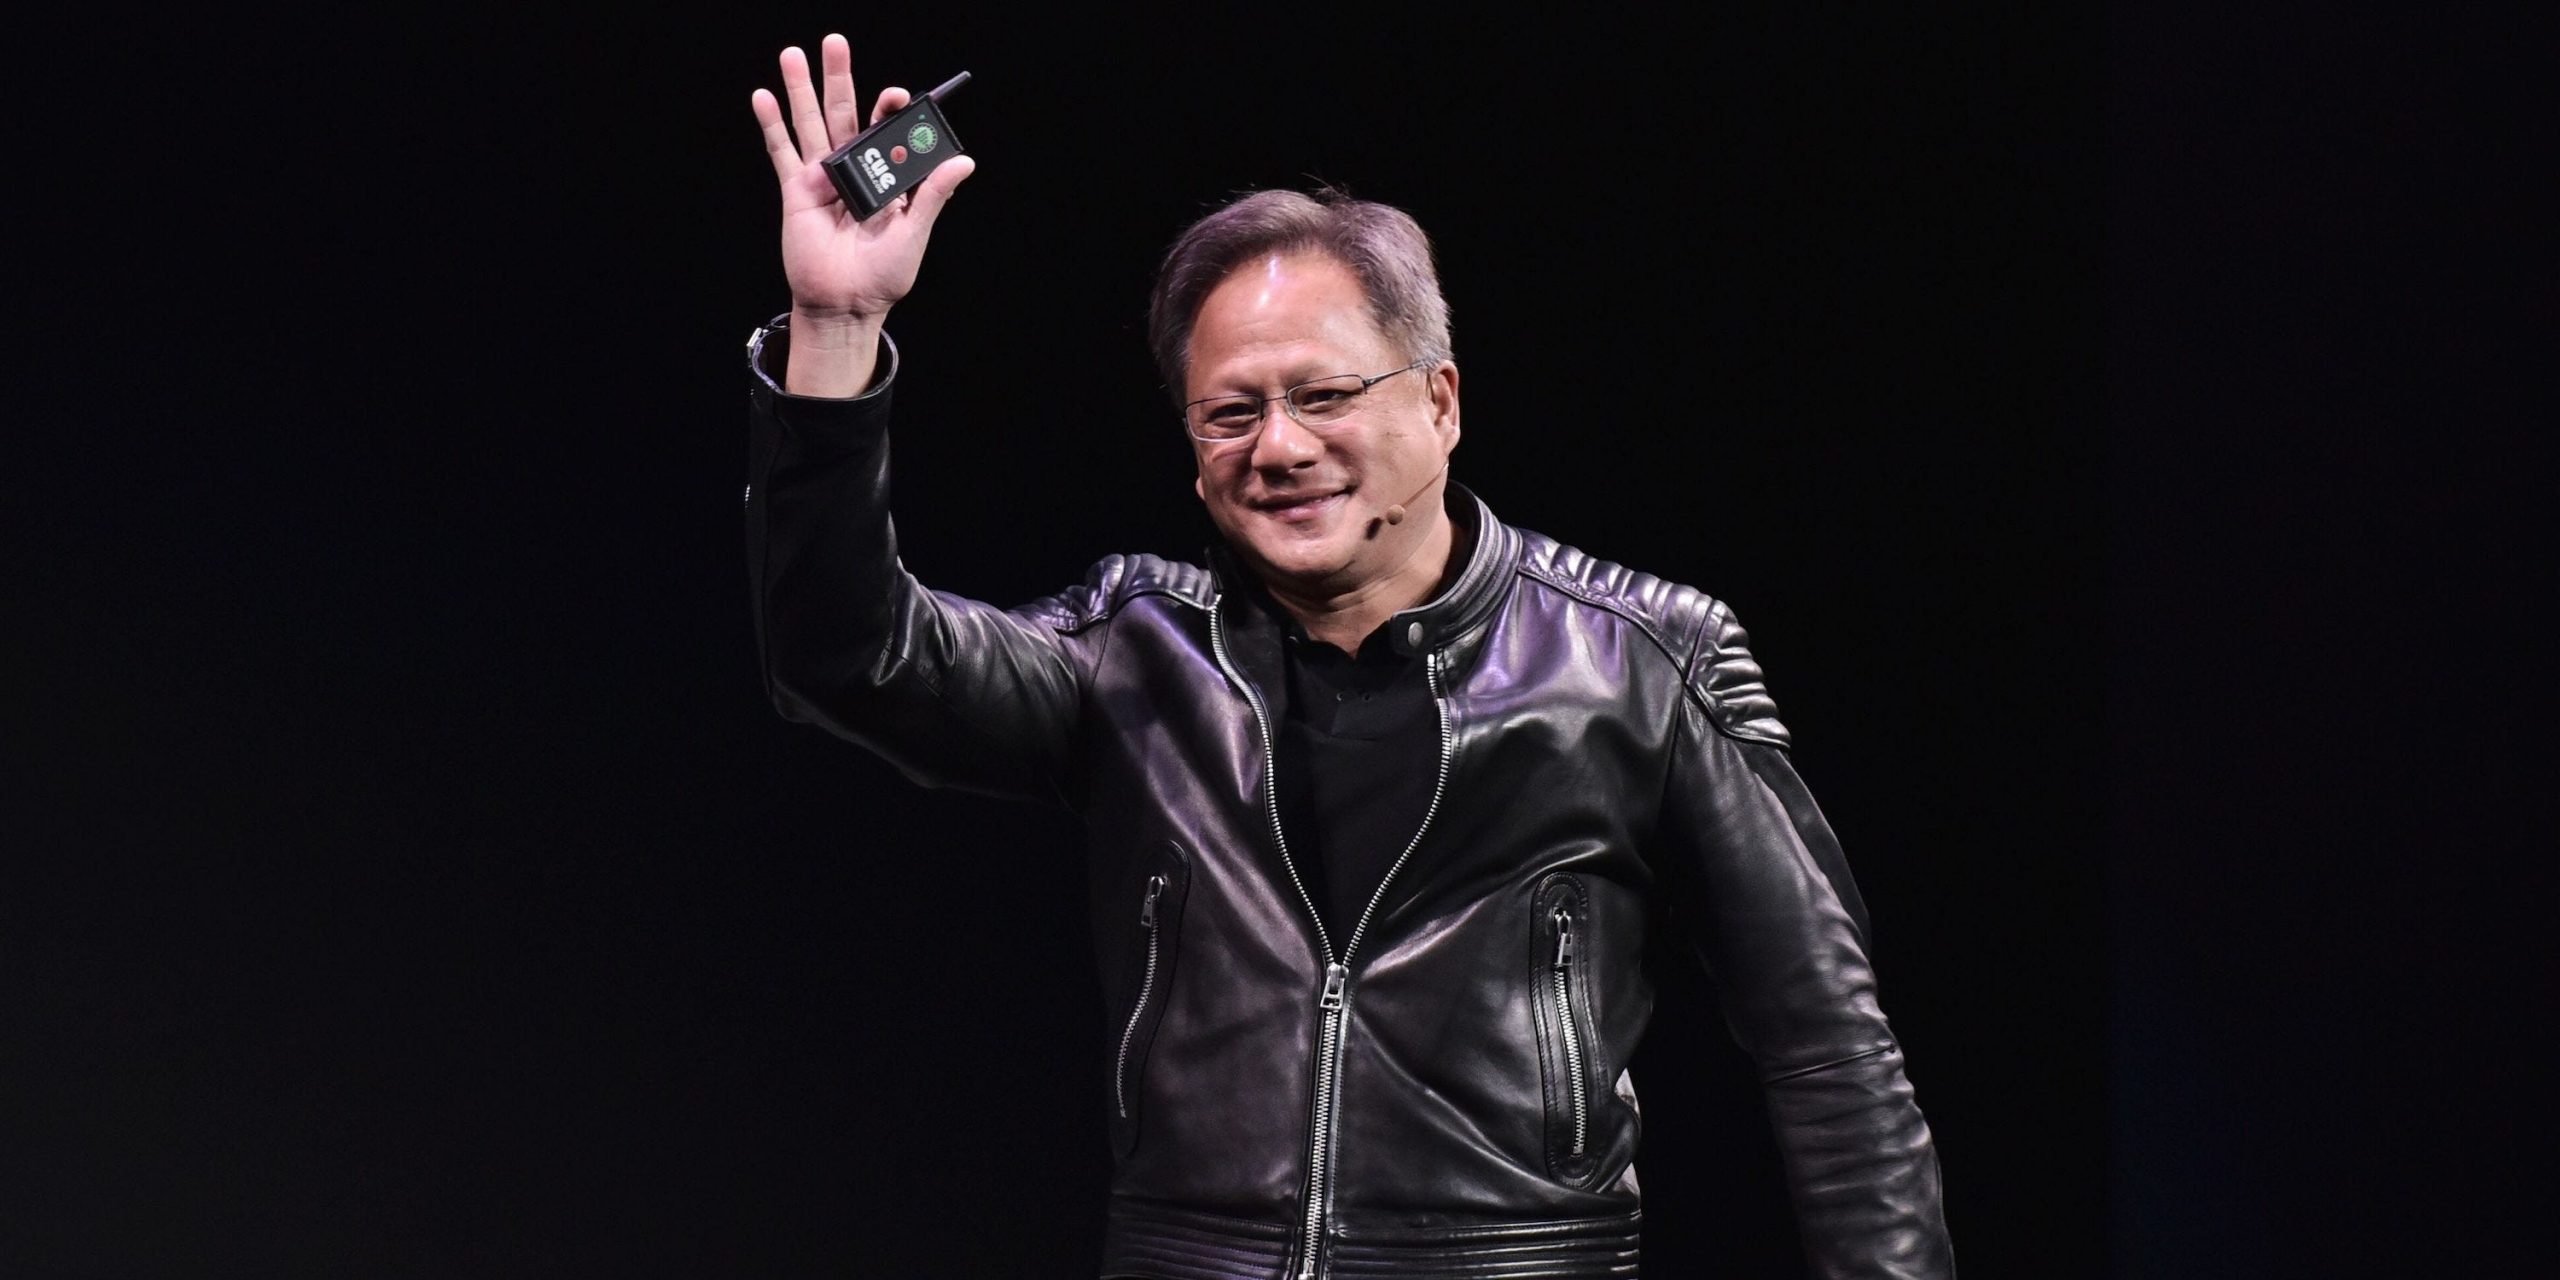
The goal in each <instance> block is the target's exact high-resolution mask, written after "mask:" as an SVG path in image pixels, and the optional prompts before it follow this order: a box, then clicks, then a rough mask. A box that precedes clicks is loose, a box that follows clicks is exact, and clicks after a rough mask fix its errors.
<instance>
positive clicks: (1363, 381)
mask: <svg viewBox="0 0 2560 1280" xmlns="http://www.w3.org/2000/svg"><path fill="white" fill-rule="evenodd" d="M1438 363H1439V361H1437V360H1427V359H1426V360H1416V361H1414V362H1413V363H1411V364H1408V365H1406V366H1404V367H1403V368H1400V369H1389V370H1387V371H1386V372H1385V373H1381V374H1376V375H1374V376H1373V375H1368V374H1358V373H1328V374H1326V375H1324V376H1323V377H1321V378H1309V379H1307V380H1306V381H1304V382H1292V383H1290V384H1289V385H1288V386H1286V387H1283V388H1281V389H1280V394H1278V395H1276V396H1248V395H1245V394H1243V393H1241V392H1239V393H1236V394H1233V395H1222V396H1202V397H1200V398H1199V399H1197V400H1189V401H1185V402H1184V403H1183V406H1182V433H1183V434H1184V435H1187V436H1189V437H1191V438H1192V439H1194V440H1197V441H1199V442H1200V443H1202V444H1242V443H1243V442H1245V441H1247V440H1251V439H1253V438H1254V437H1256V436H1259V435H1261V434H1262V426H1263V424H1264V423H1266V422H1269V421H1270V420H1271V402H1272V401H1274V400H1277V401H1279V402H1280V408H1281V409H1282V410H1283V411H1285V412H1286V413H1288V415H1289V420H1290V421H1292V422H1295V423H1297V424H1298V425H1299V426H1302V427H1305V428H1306V429H1307V430H1309V431H1327V430H1331V429H1332V428H1334V427H1336V426H1339V425H1341V424H1342V422H1343V421H1344V420H1345V419H1347V418H1349V417H1350V416H1351V414H1352V413H1354V412H1356V411H1357V406H1356V405H1355V406H1354V408H1352V409H1345V410H1343V416H1342V417H1340V418H1336V419H1334V420H1333V421H1331V422H1309V421H1307V420H1306V419H1305V418H1303V417H1301V416H1299V413H1298V406H1297V403H1296V402H1295V401H1293V400H1291V399H1290V398H1289V397H1290V396H1292V395H1294V394H1296V393H1297V391H1298V389H1299V388H1301V387H1312V386H1314V385H1315V384H1317V383H1319V382H1331V381H1333V380H1334V379H1336V378H1358V379H1360V389H1359V390H1358V391H1354V392H1352V393H1351V398H1352V399H1353V400H1355V401H1357V400H1358V399H1360V398H1361V397H1362V396H1365V395H1367V394H1369V388H1371V387H1374V386H1376V385H1378V384H1379V383H1381V382H1384V381H1386V380H1387V379H1389V378H1392V377H1394V376H1396V375H1397V374H1399V373H1411V372H1413V371H1414V370H1416V369H1420V368H1423V367H1424V366H1426V365H1434V364H1438ZM1229 400H1251V401H1253V409H1254V413H1253V430H1251V431H1247V432H1245V433H1244V434H1243V435H1237V436H1219V437H1211V436H1204V435H1202V434H1200V433H1199V432H1197V431H1195V430H1193V429H1192V427H1191V410H1192V408H1193V406H1196V405H1204V404H1209V403H1212V402H1220V403H1223V402H1225V401H1229Z"/></svg>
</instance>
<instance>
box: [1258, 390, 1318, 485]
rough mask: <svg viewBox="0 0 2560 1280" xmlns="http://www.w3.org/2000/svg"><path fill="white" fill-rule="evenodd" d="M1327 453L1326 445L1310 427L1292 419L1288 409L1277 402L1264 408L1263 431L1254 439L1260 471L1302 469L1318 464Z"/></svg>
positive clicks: (1272, 402) (1274, 401)
mask: <svg viewBox="0 0 2560 1280" xmlns="http://www.w3.org/2000/svg"><path fill="white" fill-rule="evenodd" d="M1323 452H1324V444H1323V442H1321V441H1319V440H1317V439H1316V435H1315V433H1314V432H1312V431H1309V430H1307V427H1306V424H1305V423H1303V422H1300V421H1298V420H1297V419H1296V418H1294V417H1292V416H1290V413H1289V410H1288V407H1287V406H1286V405H1285V404H1283V403H1282V402H1281V401H1278V400H1273V401H1271V402H1270V403H1268V404H1265V405H1264V406H1262V430H1261V432H1260V433H1259V434H1257V435H1255V436H1254V438H1253V465H1254V469H1255V470H1257V471H1263V470H1281V471H1285V470H1288V469H1289V468H1292V467H1302V466H1305V465H1307V464H1308V463H1311V462H1314V461H1315V460H1316V457H1317V455H1319V454H1321V453H1323Z"/></svg>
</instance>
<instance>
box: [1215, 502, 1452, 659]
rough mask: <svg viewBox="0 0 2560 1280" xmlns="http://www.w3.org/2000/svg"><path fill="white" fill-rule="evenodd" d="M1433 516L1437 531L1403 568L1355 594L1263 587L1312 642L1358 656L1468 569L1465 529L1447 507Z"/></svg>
mask: <svg viewBox="0 0 2560 1280" xmlns="http://www.w3.org/2000/svg"><path fill="white" fill-rule="evenodd" d="M1431 514H1432V516H1433V519H1434V522H1435V524H1436V526H1437V527H1436V528H1434V529H1432V530H1431V532H1430V533H1429V534H1428V535H1427V536H1425V537H1424V539H1423V540H1422V543H1421V545H1419V546H1417V547H1416V548H1415V549H1414V553H1413V554H1412V555H1411V556H1408V557H1406V559H1405V562H1404V563H1403V564H1401V565H1398V566H1397V567H1396V569H1395V570H1394V571H1393V572H1391V573H1388V574H1385V575H1383V576H1381V577H1378V578H1374V579H1372V580H1370V581H1368V582H1366V583H1363V584H1361V585H1360V586H1358V587H1356V588H1353V589H1352V590H1350V591H1345V592H1340V593H1328V592H1302V591H1299V590H1296V589H1294V588H1292V587H1291V586H1290V585H1289V584H1288V583H1285V582H1270V581H1266V582H1265V583H1264V584H1263V586H1264V588H1265V589H1266V590H1268V591H1269V592H1270V593H1271V598H1272V600H1273V601H1275V602H1276V603H1278V604H1279V606H1280V607H1281V608H1282V609H1283V610H1286V611H1287V612H1288V614H1289V616H1290V617H1292V618H1295V619H1297V620H1298V625H1299V626H1301V627H1303V628H1305V629H1306V632H1307V635H1308V636H1309V637H1310V638H1312V639H1315V640H1318V641H1321V642H1323V643H1325V644H1329V645H1332V646H1333V647H1334V648H1336V649H1340V650H1342V651H1343V652H1344V653H1357V652H1359V651H1360V643H1361V642H1362V641H1364V640H1366V639H1368V638H1369V633H1371V632H1373V631H1376V630H1377V629H1378V628H1379V626H1381V625H1382V624H1384V623H1385V622H1386V620H1387V619H1389V618H1392V617H1394V616H1396V615H1397V614H1399V613H1402V612H1403V611H1405V610H1407V609H1410V608H1412V607H1414V606H1415V605H1418V604H1422V603H1423V602H1425V601H1428V600H1430V599H1431V598H1432V597H1434V596H1437V595H1438V594H1440V591H1441V589H1442V588H1443V587H1445V586H1446V585H1447V584H1448V583H1449V582H1450V581H1451V580H1453V579H1455V578H1456V577H1457V576H1458V572H1459V570H1460V569H1462V568H1464V567H1465V565H1466V559H1467V544H1468V541H1469V536H1468V534H1467V532H1466V530H1464V529H1461V528H1459V527H1458V522H1457V521H1455V520H1452V519H1450V518H1449V514H1448V511H1447V510H1446V509H1445V508H1435V509H1434V510H1433V511H1432V513H1431Z"/></svg>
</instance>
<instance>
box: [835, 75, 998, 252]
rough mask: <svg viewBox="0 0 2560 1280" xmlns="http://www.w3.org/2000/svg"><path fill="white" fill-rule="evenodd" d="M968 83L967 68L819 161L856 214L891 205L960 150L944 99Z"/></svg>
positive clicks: (873, 212) (861, 215) (838, 192)
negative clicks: (943, 112)
mask: <svg viewBox="0 0 2560 1280" xmlns="http://www.w3.org/2000/svg"><path fill="white" fill-rule="evenodd" d="M967 83H969V73H968V72H966V71H963V72H961V73H960V74H958V75H956V76H953V77H951V78H950V79H949V80H946V81H944V82H943V83H942V87H941V88H938V89H935V90H934V91H933V92H931V93H928V94H926V95H924V96H923V97H921V98H918V99H916V100H915V101H913V102H910V103H908V104H907V105H906V106H905V107H903V108H901V109H899V110H897V111H895V112H892V113H890V115H889V117H888V118H887V119H885V120H882V121H881V122H880V123H878V124H875V125H873V126H871V127H870V128H868V129H865V130H863V131H862V132H861V133H859V134H857V135H855V136H854V139H853V141H851V142H848V143H846V144H844V145H843V146H841V147H838V148H836V149H835V150H833V151H830V152H828V153H827V158H826V159H824V160H821V161H819V162H818V163H820V164H821V165H824V166H825V167H826V170H827V178H828V180H829V181H832V182H834V183H835V184H836V192H837V194H839V195H842V196H843V197H844V202H845V204H846V206H847V207H849V208H851V209H852V210H853V214H854V216H855V217H856V218H868V217H870V216H871V215H873V214H875V213H878V212H880V211H881V210H883V209H886V208H888V207H889V202H890V201H893V200H895V199H897V198H898V197H899V196H902V195H905V194H906V193H907V191H908V190H909V189H910V188H912V187H914V186H915V185H916V184H917V183H919V182H922V181H924V176H925V175H926V174H928V173H931V172H933V171H934V170H935V169H936V168H939V167H940V166H941V164H942V162H943V161H945V160H949V159H950V158H951V157H953V156H956V155H959V154H960V152H961V146H960V135H959V134H957V133H954V132H952V131H951V122H950V121H949V120H947V119H945V118H943V114H942V99H943V98H944V96H945V95H948V94H949V93H950V92H951V91H952V90H954V89H957V88H959V87H960V86H962V85H964V84H967Z"/></svg>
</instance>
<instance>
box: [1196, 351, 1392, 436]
mask: <svg viewBox="0 0 2560 1280" xmlns="http://www.w3.org/2000/svg"><path fill="white" fill-rule="evenodd" d="M1430 363H1431V362H1430V361H1428V360H1416V361H1414V362H1413V363H1412V364H1409V365H1406V366H1405V367H1403V368H1401V369H1389V370H1387V371H1386V372H1385V373H1381V374H1378V375H1377V376H1375V377H1368V378H1364V377H1361V376H1360V375H1359V374H1356V373H1342V374H1336V375H1334V376H1333V377H1330V378H1316V379H1313V380H1310V381H1307V382H1301V383H1299V384H1298V385H1296V386H1294V387H1291V388H1289V389H1288V390H1286V391H1283V392H1281V393H1280V394H1278V395H1276V396H1211V397H1209V398H1208V399H1206V400H1194V401H1192V402H1191V403H1189V404H1186V405H1184V406H1182V422H1183V425H1184V426H1186V427H1188V428H1190V431H1191V438H1192V439H1194V440H1198V441H1200V442H1201V443H1203V444H1228V443H1231V442H1234V441H1237V440H1242V439H1244V438H1245V437H1247V436H1249V435H1252V434H1254V433H1255V432H1257V431H1259V430H1261V429H1262V416H1263V415H1264V414H1265V413H1268V412H1269V410H1268V409H1267V408H1265V407H1264V406H1266V405H1269V404H1270V403H1271V402H1272V401H1274V400H1277V401H1279V402H1280V403H1281V405H1282V406H1283V407H1285V408H1287V409H1288V411H1289V416H1290V417H1292V418H1295V419H1297V420H1298V425H1300V426H1303V427H1327V426H1331V425H1333V424H1334V423H1337V422H1340V421H1342V420H1343V419H1345V418H1348V417H1350V416H1351V411H1352V410H1354V409H1357V408H1359V407H1360V397H1362V396H1365V395H1367V394H1369V388H1371V387H1374V386H1376V385H1378V384H1379V383H1381V382H1384V381H1386V380H1387V379H1389V378H1392V377H1394V376H1396V375H1397V374H1399V373H1410V372H1412V371H1414V370H1416V369H1419V368H1422V367H1423V366H1424V365H1427V364H1430Z"/></svg>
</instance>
